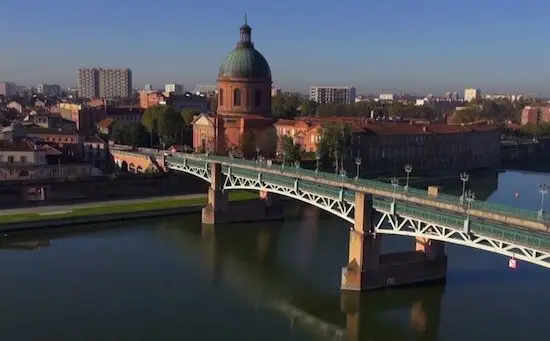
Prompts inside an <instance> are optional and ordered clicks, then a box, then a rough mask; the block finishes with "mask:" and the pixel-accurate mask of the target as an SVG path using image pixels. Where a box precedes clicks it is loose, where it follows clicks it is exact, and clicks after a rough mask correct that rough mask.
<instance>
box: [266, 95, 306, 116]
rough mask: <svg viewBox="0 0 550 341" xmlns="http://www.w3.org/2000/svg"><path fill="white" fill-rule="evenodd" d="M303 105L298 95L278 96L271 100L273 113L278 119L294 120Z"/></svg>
mask: <svg viewBox="0 0 550 341" xmlns="http://www.w3.org/2000/svg"><path fill="white" fill-rule="evenodd" d="M301 103H302V102H301V100H300V97H299V96H298V95H295V94H283V93H280V94H276V95H275V96H273V97H272V98H271V113H272V114H273V116H275V117H278V118H294V117H296V115H297V114H298V107H299V106H300V104H301Z"/></svg>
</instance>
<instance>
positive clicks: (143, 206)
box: [0, 191, 258, 224]
mask: <svg viewBox="0 0 550 341" xmlns="http://www.w3.org/2000/svg"><path fill="white" fill-rule="evenodd" d="M255 198H258V193H255V192H248V191H234V192H233V191H231V192H229V200H230V201H240V200H249V199H255ZM205 204H206V198H192V199H168V200H158V201H151V202H142V203H130V204H116V205H113V204H111V205H108V206H107V205H105V206H95V207H86V208H76V209H73V210H71V211H70V212H60V213H58V214H44V213H42V214H39V213H17V214H10V215H3V216H0V224H2V223H4V224H5V223H14V222H22V221H35V220H49V219H59V218H69V217H71V218H72V217H82V216H92V215H98V214H112V213H127V212H139V211H154V210H162V209H167V208H176V207H185V206H202V205H205Z"/></svg>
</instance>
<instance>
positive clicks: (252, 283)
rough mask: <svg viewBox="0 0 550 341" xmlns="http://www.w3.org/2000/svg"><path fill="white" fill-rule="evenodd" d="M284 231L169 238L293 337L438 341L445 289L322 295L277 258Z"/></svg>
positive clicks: (192, 231)
mask: <svg viewBox="0 0 550 341" xmlns="http://www.w3.org/2000/svg"><path fill="white" fill-rule="evenodd" d="M281 228H282V223H266V224H263V225H262V226H260V227H258V226H257V225H251V224H244V225H227V226H217V227H207V226H203V227H202V228H200V229H199V228H195V227H186V226H181V225H180V224H179V223H177V222H174V223H172V224H167V225H166V226H165V229H164V232H163V233H168V234H169V235H170V237H169V238H168V239H169V240H170V241H171V242H172V243H174V242H176V240H178V241H182V242H183V243H182V244H181V245H176V244H173V245H174V246H176V247H182V248H184V247H186V245H188V243H198V244H200V247H201V252H202V253H203V256H204V258H203V259H204V263H205V265H206V269H208V271H209V272H210V274H211V275H210V277H211V279H212V284H213V285H220V286H225V287H231V288H232V289H233V290H234V291H235V292H237V293H238V294H239V295H241V296H243V297H246V299H248V300H250V301H251V302H254V305H261V306H263V307H265V308H266V309H270V310H274V311H277V312H278V313H280V314H282V315H284V316H285V317H286V318H288V320H289V328H290V329H291V330H292V329H293V328H303V329H306V330H307V331H309V332H310V333H311V334H313V335H315V336H316V337H321V338H322V339H325V340H363V339H369V340H384V341H387V340H392V339H395V340H407V339H414V340H426V341H428V340H437V335H438V326H439V315H440V305H441V301H442V297H443V293H444V286H441V285H439V286H431V287H427V288H426V287H422V288H408V289H406V290H387V291H382V292H371V293H353V292H351V293H341V292H340V291H339V290H337V288H335V289H336V290H334V291H333V292H332V293H330V294H327V293H323V292H321V291H319V290H316V287H315V285H314V284H313V285H312V283H311V281H307V280H305V279H304V278H300V277H299V276H296V275H295V274H294V273H293V272H292V271H288V269H287V268H286V267H285V266H283V265H282V264H280V263H279V262H278V257H277V253H279V252H284V250H285V249H284V246H283V245H280V239H281V238H280V234H281ZM176 235H178V237H176ZM388 314H389V315H388ZM395 314H397V316H398V318H395V316H393V315H395ZM399 317H400V318H399Z"/></svg>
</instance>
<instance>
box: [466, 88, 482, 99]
mask: <svg viewBox="0 0 550 341" xmlns="http://www.w3.org/2000/svg"><path fill="white" fill-rule="evenodd" d="M478 98H481V90H479V89H473V88H472V89H464V100H465V101H466V102H471V101H473V100H475V99H478Z"/></svg>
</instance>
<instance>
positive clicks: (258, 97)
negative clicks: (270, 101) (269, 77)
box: [254, 90, 262, 107]
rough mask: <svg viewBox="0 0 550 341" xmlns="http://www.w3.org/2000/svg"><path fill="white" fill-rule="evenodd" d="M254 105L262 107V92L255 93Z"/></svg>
mask: <svg viewBox="0 0 550 341" xmlns="http://www.w3.org/2000/svg"><path fill="white" fill-rule="evenodd" d="M254 105H255V106H257V107H259V106H261V105H262V91H261V90H256V91H255V92H254Z"/></svg>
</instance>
